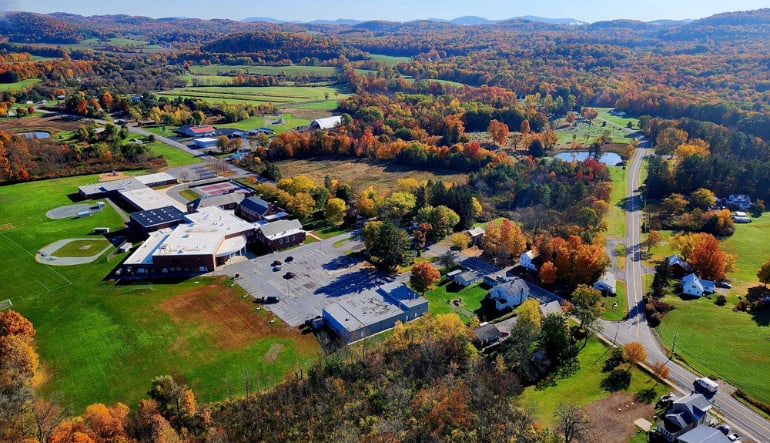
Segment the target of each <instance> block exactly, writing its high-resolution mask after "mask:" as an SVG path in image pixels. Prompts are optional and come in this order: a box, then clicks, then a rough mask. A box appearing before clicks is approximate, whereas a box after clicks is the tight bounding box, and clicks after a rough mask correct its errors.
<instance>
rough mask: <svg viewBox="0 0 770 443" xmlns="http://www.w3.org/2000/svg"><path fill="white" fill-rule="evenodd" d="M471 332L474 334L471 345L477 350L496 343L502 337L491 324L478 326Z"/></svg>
mask: <svg viewBox="0 0 770 443" xmlns="http://www.w3.org/2000/svg"><path fill="white" fill-rule="evenodd" d="M473 332H474V333H475V334H476V338H475V339H474V340H473V344H474V345H475V346H476V347H477V348H479V349H481V348H485V347H487V346H489V345H492V344H494V343H497V342H498V341H499V340H500V339H501V338H502V336H503V333H502V332H501V331H500V330H499V329H497V326H495V325H494V324H492V323H486V324H483V325H480V326H479V327H477V328H475V329H474V330H473Z"/></svg>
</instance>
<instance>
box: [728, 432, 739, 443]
mask: <svg viewBox="0 0 770 443" xmlns="http://www.w3.org/2000/svg"><path fill="white" fill-rule="evenodd" d="M727 439H728V440H730V441H737V442H740V441H741V436H740V435H738V434H736V433H735V432H733V433H732V434H727Z"/></svg>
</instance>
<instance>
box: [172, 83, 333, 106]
mask: <svg viewBox="0 0 770 443" xmlns="http://www.w3.org/2000/svg"><path fill="white" fill-rule="evenodd" d="M345 93H346V90H345V89H344V88H341V87H331V86H315V87H311V86H267V87H248V86H232V87H226V86H209V87H205V86H200V87H191V88H176V89H172V90H169V91H163V92H159V93H158V94H159V95H165V96H168V97H174V98H176V97H182V98H194V99H202V100H206V101H209V102H213V103H228V104H238V103H249V104H255V105H258V104H263V103H273V104H275V105H276V106H279V105H282V104H290V103H291V104H297V103H300V102H301V103H307V102H311V103H316V102H324V101H328V100H329V99H331V98H333V99H335V100H337V99H339V98H341V97H344V96H345ZM327 97H328V98H327Z"/></svg>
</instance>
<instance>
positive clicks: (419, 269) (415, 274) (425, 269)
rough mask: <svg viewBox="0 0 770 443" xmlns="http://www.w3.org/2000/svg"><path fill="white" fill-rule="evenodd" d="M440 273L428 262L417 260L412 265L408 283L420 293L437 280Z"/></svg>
mask: <svg viewBox="0 0 770 443" xmlns="http://www.w3.org/2000/svg"><path fill="white" fill-rule="evenodd" d="M440 278H441V273H440V272H439V271H438V269H436V268H434V267H433V265H431V264H430V263H428V262H418V263H415V264H414V267H412V275H411V276H410V277H409V284H410V285H411V286H412V288H413V289H414V290H415V291H417V292H419V293H420V294H423V293H425V291H427V290H428V289H430V288H431V287H432V286H433V284H434V283H436V282H437V281H439V279H440Z"/></svg>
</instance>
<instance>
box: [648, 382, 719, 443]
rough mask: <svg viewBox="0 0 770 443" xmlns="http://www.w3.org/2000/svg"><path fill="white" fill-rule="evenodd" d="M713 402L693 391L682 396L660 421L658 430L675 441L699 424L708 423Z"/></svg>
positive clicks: (667, 438)
mask: <svg viewBox="0 0 770 443" xmlns="http://www.w3.org/2000/svg"><path fill="white" fill-rule="evenodd" d="M710 410H711V403H710V402H709V401H708V399H707V398H706V397H704V396H703V395H702V394H698V393H693V394H690V395H688V396H686V397H682V398H680V399H678V400H676V401H674V403H673V404H672V405H671V408H670V409H669V410H668V411H666V416H665V417H664V418H663V420H662V421H661V422H659V423H658V432H660V434H661V435H662V436H663V438H665V439H666V441H669V442H673V441H676V439H677V438H678V437H679V436H680V435H682V434H684V433H686V432H687V431H689V430H691V429H694V428H696V427H697V426H698V425H702V424H704V423H705V424H708V423H707V421H709V416H708V412H709V411H710Z"/></svg>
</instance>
